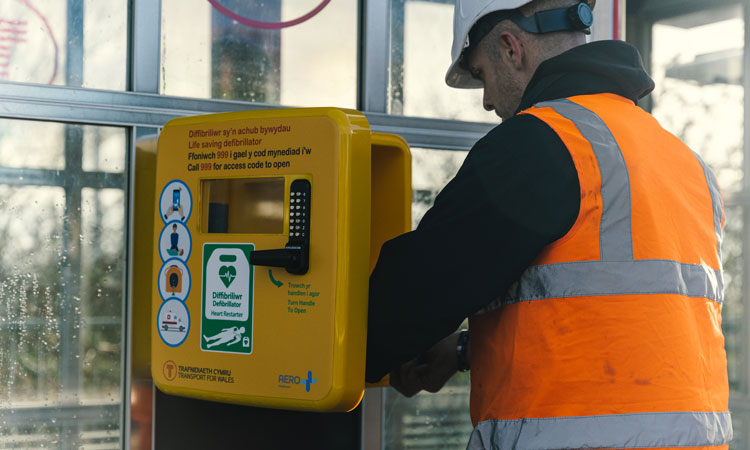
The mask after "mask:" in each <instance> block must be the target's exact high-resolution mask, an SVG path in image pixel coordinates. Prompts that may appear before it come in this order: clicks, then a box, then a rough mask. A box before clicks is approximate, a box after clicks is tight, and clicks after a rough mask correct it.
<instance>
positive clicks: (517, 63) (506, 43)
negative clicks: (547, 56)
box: [498, 31, 528, 71]
mask: <svg viewBox="0 0 750 450" xmlns="http://www.w3.org/2000/svg"><path fill="white" fill-rule="evenodd" d="M498 39H499V41H500V50H501V52H502V53H503V56H504V57H506V58H507V60H508V61H509V62H510V64H511V66H512V67H513V68H515V69H516V70H519V71H520V70H523V69H524V63H525V61H526V58H527V56H528V55H526V47H525V46H524V44H523V42H522V41H521V40H520V39H519V38H518V36H517V35H515V34H514V33H512V32H510V31H503V32H502V33H500V36H498Z"/></svg>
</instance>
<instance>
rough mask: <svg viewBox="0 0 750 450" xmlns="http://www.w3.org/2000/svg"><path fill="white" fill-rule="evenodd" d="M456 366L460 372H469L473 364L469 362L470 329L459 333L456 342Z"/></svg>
mask: <svg viewBox="0 0 750 450" xmlns="http://www.w3.org/2000/svg"><path fill="white" fill-rule="evenodd" d="M456 367H458V371H459V372H467V371H468V370H469V369H470V368H471V366H470V363H469V331H468V330H461V331H460V332H459V333H458V343H457V344H456Z"/></svg>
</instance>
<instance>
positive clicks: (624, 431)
mask: <svg viewBox="0 0 750 450" xmlns="http://www.w3.org/2000/svg"><path fill="white" fill-rule="evenodd" d="M632 430H638V432H637V433H633V432H632ZM706 430H709V431H706ZM731 440H732V418H731V416H730V415H729V413H728V412H727V413H710V412H709V413H705V412H674V413H671V412H668V413H644V414H618V415H610V416H586V417H555V418H545V419H521V420H487V421H485V422H481V423H480V424H478V425H477V426H476V428H475V429H474V432H473V433H472V435H471V439H470V441H469V445H468V447H467V450H480V449H490V448H491V449H502V450H506V449H507V450H510V449H513V450H537V449H549V448H555V449H558V448H669V447H712V446H718V445H725V444H728V443H729V441H731Z"/></svg>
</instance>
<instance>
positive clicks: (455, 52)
mask: <svg viewBox="0 0 750 450" xmlns="http://www.w3.org/2000/svg"><path fill="white" fill-rule="evenodd" d="M531 1H532V0H456V7H455V9H454V11H453V47H452V48H451V58H452V62H451V66H450V68H448V73H447V74H445V82H446V83H448V86H450V87H456V88H481V87H482V82H481V81H479V80H477V79H475V78H474V77H472V76H471V74H470V73H469V71H468V70H466V69H464V68H463V67H461V64H460V60H461V56H462V54H463V51H464V49H465V48H466V47H468V46H469V30H471V27H473V26H474V24H475V23H477V21H478V20H479V19H481V18H482V17H484V16H486V15H487V14H489V13H491V12H493V11H500V10H509V9H516V8H520V7H521V6H523V5H525V4H527V3H531ZM471 44H472V45H474V44H476V42H472V43H471Z"/></svg>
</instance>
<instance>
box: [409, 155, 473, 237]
mask: <svg viewBox="0 0 750 450" xmlns="http://www.w3.org/2000/svg"><path fill="white" fill-rule="evenodd" d="M466 153H467V152H463V151H449V150H430V149H423V148H412V149H411V166H412V173H411V176H412V183H411V184H412V192H413V193H412V209H411V220H412V227H414V228H416V226H417V224H418V223H419V221H420V220H422V216H423V215H424V213H426V212H427V210H428V209H429V208H430V207H431V206H432V203H433V202H434V201H435V196H437V195H438V193H439V192H440V191H441V190H442V189H443V187H444V186H445V185H446V184H447V183H448V182H449V181H450V180H451V178H453V176H455V175H456V172H458V169H459V168H460V167H461V164H463V162H464V159H465V158H466Z"/></svg>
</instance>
